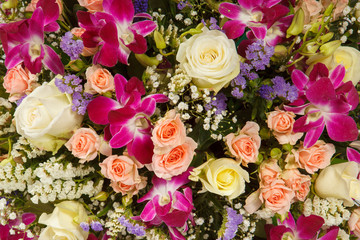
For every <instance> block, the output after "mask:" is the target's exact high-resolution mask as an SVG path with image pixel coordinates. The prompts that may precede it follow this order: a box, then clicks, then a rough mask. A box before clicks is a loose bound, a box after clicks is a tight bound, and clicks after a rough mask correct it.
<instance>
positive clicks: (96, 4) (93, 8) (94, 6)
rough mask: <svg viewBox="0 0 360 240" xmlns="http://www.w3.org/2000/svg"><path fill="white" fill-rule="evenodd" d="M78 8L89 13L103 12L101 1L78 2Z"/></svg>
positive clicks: (82, 0) (85, 0)
mask: <svg viewBox="0 0 360 240" xmlns="http://www.w3.org/2000/svg"><path fill="white" fill-rule="evenodd" d="M78 2H79V4H80V6H82V7H84V8H86V9H87V10H89V12H91V13H93V12H102V11H103V5H102V3H103V0H78Z"/></svg>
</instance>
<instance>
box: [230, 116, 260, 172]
mask: <svg viewBox="0 0 360 240" xmlns="http://www.w3.org/2000/svg"><path fill="white" fill-rule="evenodd" d="M259 130H260V127H259V125H258V124H257V123H255V122H251V121H248V122H246V124H245V126H244V127H243V128H242V129H241V130H240V131H239V133H237V134H236V135H235V134H234V133H230V134H229V135H227V136H226V137H225V141H226V145H227V147H228V148H229V151H230V154H231V155H233V156H234V157H236V160H237V161H239V162H241V164H242V165H244V166H245V167H247V165H248V163H254V162H256V160H257V157H258V155H259V148H260V143H261V139H260V136H259Z"/></svg>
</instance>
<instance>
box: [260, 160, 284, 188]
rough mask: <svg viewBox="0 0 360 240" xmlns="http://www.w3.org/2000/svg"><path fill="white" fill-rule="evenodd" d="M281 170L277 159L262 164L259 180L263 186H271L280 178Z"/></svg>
mask: <svg viewBox="0 0 360 240" xmlns="http://www.w3.org/2000/svg"><path fill="white" fill-rule="evenodd" d="M280 173H281V168H280V167H279V165H278V164H277V160H276V159H269V160H266V161H264V162H262V163H261V165H260V168H259V178H260V180H261V185H262V186H267V185H270V184H271V183H272V182H273V181H275V180H276V179H278V178H279V176H280Z"/></svg>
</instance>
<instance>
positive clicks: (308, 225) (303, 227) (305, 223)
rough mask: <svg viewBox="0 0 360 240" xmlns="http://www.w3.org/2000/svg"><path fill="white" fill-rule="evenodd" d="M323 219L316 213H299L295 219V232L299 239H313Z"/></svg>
mask: <svg viewBox="0 0 360 240" xmlns="http://www.w3.org/2000/svg"><path fill="white" fill-rule="evenodd" d="M324 222H325V221H324V219H323V218H322V217H320V216H317V215H310V216H308V217H305V216H304V215H301V216H300V217H299V218H298V220H297V222H296V223H297V234H298V236H299V238H301V239H313V238H315V236H316V234H317V232H318V231H319V230H320V228H321V226H322V225H323V224H324Z"/></svg>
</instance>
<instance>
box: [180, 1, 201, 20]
mask: <svg viewBox="0 0 360 240" xmlns="http://www.w3.org/2000/svg"><path fill="white" fill-rule="evenodd" d="M185 7H190V8H192V5H191V4H190V3H189V2H188V1H187V0H186V1H184V0H181V1H180V2H179V3H178V5H177V8H178V9H179V10H183V9H184V8H185ZM204 25H205V24H204Z"/></svg>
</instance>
